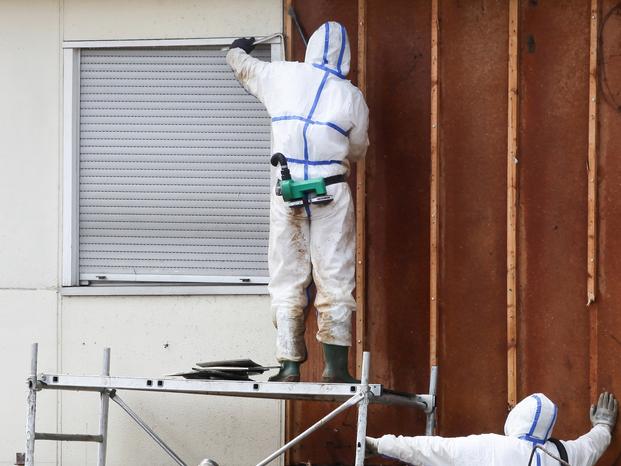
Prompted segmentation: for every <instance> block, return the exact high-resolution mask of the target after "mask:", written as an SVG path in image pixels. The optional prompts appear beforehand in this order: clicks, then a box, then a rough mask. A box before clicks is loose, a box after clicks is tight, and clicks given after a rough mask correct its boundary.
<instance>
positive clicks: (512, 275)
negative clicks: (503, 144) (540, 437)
mask: <svg viewBox="0 0 621 466" xmlns="http://www.w3.org/2000/svg"><path fill="white" fill-rule="evenodd" d="M518 7H519V2H518V0H510V3H509V70H508V72H509V80H508V82H509V86H508V99H509V101H508V129H507V403H508V405H509V407H513V406H515V404H516V403H517V311H516V310H517V274H516V265H517V182H518V179H517V162H518V159H517V155H518V141H517V132H518V21H519V16H518V15H519V10H518Z"/></svg>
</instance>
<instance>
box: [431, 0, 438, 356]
mask: <svg viewBox="0 0 621 466" xmlns="http://www.w3.org/2000/svg"><path fill="white" fill-rule="evenodd" d="M438 1H439V0H432V2H431V180H430V182H431V187H430V189H431V193H430V210H429V215H430V219H429V228H430V231H429V243H430V244H429V249H430V251H429V365H430V366H437V365H438V263H439V257H438V254H439V251H438V242H439V239H440V225H439V222H438V213H439V205H438V202H439V198H440V180H439V176H440V153H439V140H438V137H439V134H438V91H439V90H438V34H439V31H438V29H439V27H440V24H439V21H438Z"/></svg>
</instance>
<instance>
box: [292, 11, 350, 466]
mask: <svg viewBox="0 0 621 466" xmlns="http://www.w3.org/2000/svg"><path fill="white" fill-rule="evenodd" d="M292 4H293V6H294V7H295V9H296V12H297V16H298V19H299V20H300V22H301V24H302V27H303V28H304V31H305V32H306V34H307V38H308V37H310V35H311V34H312V33H313V31H315V29H317V28H318V27H319V26H321V25H322V24H323V23H324V22H326V21H338V22H340V23H341V24H343V25H344V26H345V28H346V29H347V34H348V36H349V41H350V46H351V69H350V71H349V75H348V79H350V80H351V81H352V82H354V83H355V82H356V74H357V63H358V60H357V52H358V47H357V45H358V40H357V35H358V28H357V15H356V11H357V8H358V4H357V1H356V0H339V1H330V0H316V1H315V0H314V1H313V2H308V1H300V0H297V1H295V0H292ZM292 38H293V41H292V44H291V46H292V59H293V60H297V61H303V60H304V54H305V51H306V49H305V47H304V44H303V43H302V40H301V39H300V37H299V34H298V33H297V32H296V31H293V34H292ZM352 178H354V179H355V176H352ZM350 186H351V183H350ZM352 188H354V190H355V187H354V186H352ZM353 324H354V322H353V321H352V325H353ZM316 333H317V320H316V311H315V309H314V308H312V309H310V310H309V315H308V318H307V320H306V334H305V340H306V346H307V348H308V361H307V362H306V363H305V364H303V365H302V380H303V381H319V380H321V373H322V370H323V355H322V350H321V345H320V344H319V342H318V341H317V340H316V338H315V334H316ZM354 338H355V335H354ZM354 368H355V346H352V348H351V351H350V371H353V370H354ZM335 406H336V405H334V404H332V403H317V402H303V401H295V402H288V403H287V410H286V416H287V421H286V432H285V436H286V437H287V439H291V438H293V437H295V436H296V435H297V434H299V433H300V432H302V431H304V430H305V429H306V428H308V426H310V425H311V424H312V423H314V422H316V421H317V420H319V419H321V418H322V417H323V416H325V415H326V414H327V413H328V412H330V411H331V410H333V409H334V408H335ZM356 420H357V417H356V410H355V409H354V410H349V411H348V412H346V413H345V414H344V415H342V416H340V417H338V418H336V419H335V420H333V421H331V422H330V423H328V424H327V425H326V426H325V427H324V428H322V429H320V430H319V431H318V432H316V433H314V434H313V435H312V436H311V437H309V438H308V439H307V440H305V441H304V442H302V443H301V444H299V445H297V446H296V447H294V448H293V449H292V450H291V451H290V453H289V454H288V455H287V459H286V464H292V465H293V464H306V463H307V462H309V461H310V462H312V464H313V465H322V464H325V465H333V464H334V465H336V464H353V462H354V444H355V440H356Z"/></svg>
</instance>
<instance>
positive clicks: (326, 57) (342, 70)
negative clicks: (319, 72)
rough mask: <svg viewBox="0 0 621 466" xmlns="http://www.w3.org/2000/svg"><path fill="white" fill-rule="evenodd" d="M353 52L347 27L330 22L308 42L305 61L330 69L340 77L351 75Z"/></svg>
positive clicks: (323, 25) (321, 27)
mask: <svg viewBox="0 0 621 466" xmlns="http://www.w3.org/2000/svg"><path fill="white" fill-rule="evenodd" d="M350 60H351V51H350V49H349V40H348V39H347V31H346V30H345V26H343V25H342V24H340V23H337V22H335V21H328V22H327V23H324V24H322V25H321V26H320V27H319V29H317V30H316V31H315V32H314V33H313V35H312V36H311V38H310V39H309V41H308V46H307V48H306V57H305V58H304V61H305V62H306V63H309V64H311V65H314V66H316V67H317V68H322V69H329V70H331V71H332V72H334V74H336V75H337V76H340V77H343V78H344V77H345V76H347V73H349V63H350Z"/></svg>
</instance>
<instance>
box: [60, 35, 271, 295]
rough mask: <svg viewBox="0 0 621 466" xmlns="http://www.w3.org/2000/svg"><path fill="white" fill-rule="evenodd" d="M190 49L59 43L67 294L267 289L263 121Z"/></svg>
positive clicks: (267, 49) (204, 54) (185, 45)
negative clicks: (113, 287) (116, 289)
mask: <svg viewBox="0 0 621 466" xmlns="http://www.w3.org/2000/svg"><path fill="white" fill-rule="evenodd" d="M197 42H199V41H192V42H190V41H131V42H125V41H123V42H115V43H105V44H101V43H92V42H89V43H74V44H72V43H69V44H65V65H64V70H65V78H64V79H65V96H64V102H65V109H64V113H65V116H64V124H65V128H64V152H65V156H64V167H65V168H64V172H65V180H64V183H65V192H64V195H65V199H64V260H63V265H64V271H63V285H64V286H72V285H77V284H78V283H81V284H87V283H93V282H129V281H131V282H203V283H267V275H268V271H267V243H268V230H269V168H270V166H269V155H270V119H269V117H268V115H267V112H266V111H265V109H264V108H263V106H262V104H261V103H260V102H258V101H257V100H256V99H255V98H254V97H253V96H251V95H249V94H248V93H246V91H245V90H244V89H243V88H242V87H241V86H240V85H239V83H238V82H237V80H236V79H235V77H234V75H233V73H232V71H231V70H230V68H229V67H228V65H227V64H226V61H225V55H226V50H221V48H222V45H221V44H228V43H230V41H228V40H222V41H221V44H216V43H214V42H216V41H200V42H199V43H197ZM279 54H280V46H279V45H278V44H271V45H270V44H268V45H262V46H258V47H257V48H256V49H255V52H253V55H254V56H256V57H257V58H260V59H262V60H270V59H279Z"/></svg>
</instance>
